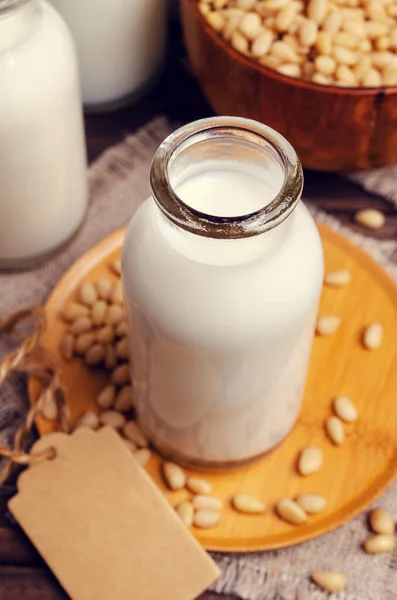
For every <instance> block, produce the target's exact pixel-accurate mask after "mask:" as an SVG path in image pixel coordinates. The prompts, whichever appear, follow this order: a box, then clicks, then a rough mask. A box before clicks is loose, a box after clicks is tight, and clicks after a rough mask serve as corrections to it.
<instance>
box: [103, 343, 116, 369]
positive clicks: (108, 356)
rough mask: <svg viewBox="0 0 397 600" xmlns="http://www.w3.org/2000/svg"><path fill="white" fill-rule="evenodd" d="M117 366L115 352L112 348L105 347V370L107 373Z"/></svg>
mask: <svg viewBox="0 0 397 600" xmlns="http://www.w3.org/2000/svg"><path fill="white" fill-rule="evenodd" d="M116 365H117V357H116V352H115V350H114V348H113V346H107V347H106V349H105V368H106V369H108V371H113V369H115V367H116Z"/></svg>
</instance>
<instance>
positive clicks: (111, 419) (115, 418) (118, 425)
mask: <svg viewBox="0 0 397 600" xmlns="http://www.w3.org/2000/svg"><path fill="white" fill-rule="evenodd" d="M99 421H100V423H101V424H102V425H108V426H109V427H113V428H114V429H122V427H123V425H124V424H125V416H124V415H122V414H121V413H119V412H117V411H116V410H105V411H103V412H101V413H100V414H99Z"/></svg>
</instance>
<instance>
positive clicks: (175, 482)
mask: <svg viewBox="0 0 397 600" xmlns="http://www.w3.org/2000/svg"><path fill="white" fill-rule="evenodd" d="M163 476H164V479H165V482H166V484H167V485H168V487H169V488H170V490H181V489H182V488H184V487H185V485H186V474H185V472H184V471H183V469H181V467H180V466H179V465H176V464H175V463H172V462H165V463H164V464H163Z"/></svg>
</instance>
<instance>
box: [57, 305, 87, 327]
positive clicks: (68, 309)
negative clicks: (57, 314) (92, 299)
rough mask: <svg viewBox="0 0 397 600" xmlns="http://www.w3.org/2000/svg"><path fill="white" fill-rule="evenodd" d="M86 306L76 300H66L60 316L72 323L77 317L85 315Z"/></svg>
mask: <svg viewBox="0 0 397 600" xmlns="http://www.w3.org/2000/svg"><path fill="white" fill-rule="evenodd" d="M87 316H88V308H87V306H84V305H83V304H79V303H78V302H68V304H66V306H65V307H64V309H63V311H62V317H63V318H64V319H65V321H67V322H68V323H72V322H73V321H75V320H76V319H78V318H79V317H87Z"/></svg>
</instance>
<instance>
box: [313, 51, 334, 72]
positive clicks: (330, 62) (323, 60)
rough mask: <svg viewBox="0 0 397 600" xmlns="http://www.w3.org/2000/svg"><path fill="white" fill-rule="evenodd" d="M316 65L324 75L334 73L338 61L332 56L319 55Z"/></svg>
mask: <svg viewBox="0 0 397 600" xmlns="http://www.w3.org/2000/svg"><path fill="white" fill-rule="evenodd" d="M314 65H315V67H316V69H317V71H318V72H319V73H322V74H323V75H332V74H333V73H334V71H335V69H336V62H335V60H334V59H333V58H332V56H325V55H324V56H317V57H316V59H315V61H314Z"/></svg>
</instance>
